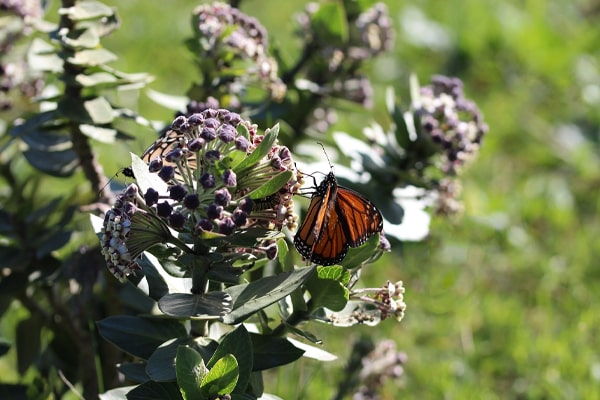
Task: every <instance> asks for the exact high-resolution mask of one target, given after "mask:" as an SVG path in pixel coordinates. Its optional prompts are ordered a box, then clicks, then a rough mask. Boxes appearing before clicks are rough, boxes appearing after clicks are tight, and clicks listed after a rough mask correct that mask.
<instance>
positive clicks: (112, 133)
mask: <svg viewBox="0 0 600 400" xmlns="http://www.w3.org/2000/svg"><path fill="white" fill-rule="evenodd" d="M79 129H80V130H81V133H83V134H84V135H85V136H87V137H89V138H90V139H94V140H97V141H98V142H101V143H109V144H110V143H114V142H115V138H116V137H117V131H116V129H111V128H101V127H99V126H94V125H87V124H81V125H79Z"/></svg>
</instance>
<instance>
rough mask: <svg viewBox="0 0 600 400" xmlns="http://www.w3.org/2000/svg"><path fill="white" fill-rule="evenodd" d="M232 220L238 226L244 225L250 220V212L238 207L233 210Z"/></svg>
mask: <svg viewBox="0 0 600 400" xmlns="http://www.w3.org/2000/svg"><path fill="white" fill-rule="evenodd" d="M231 220H232V221H233V223H234V224H235V226H237V227H240V226H244V225H246V222H248V214H246V212H244V211H242V210H240V209H239V208H236V209H235V210H233V214H232V215H231Z"/></svg>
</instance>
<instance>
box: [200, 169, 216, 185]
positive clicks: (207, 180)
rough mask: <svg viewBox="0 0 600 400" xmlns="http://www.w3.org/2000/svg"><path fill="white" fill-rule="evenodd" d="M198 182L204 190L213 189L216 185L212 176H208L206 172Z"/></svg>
mask: <svg viewBox="0 0 600 400" xmlns="http://www.w3.org/2000/svg"><path fill="white" fill-rule="evenodd" d="M198 181H199V182H200V185H202V187H203V188H204V189H210V188H214V187H215V183H216V182H215V176H214V175H213V174H209V173H208V172H205V173H204V174H203V175H202V176H201V177H200V179H199V180H198Z"/></svg>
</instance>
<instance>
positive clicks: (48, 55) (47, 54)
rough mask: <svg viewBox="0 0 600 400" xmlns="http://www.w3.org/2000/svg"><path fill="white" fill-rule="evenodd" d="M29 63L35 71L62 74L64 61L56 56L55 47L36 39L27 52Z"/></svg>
mask: <svg viewBox="0 0 600 400" xmlns="http://www.w3.org/2000/svg"><path fill="white" fill-rule="evenodd" d="M27 63H28V65H29V66H30V67H31V68H32V69H33V70H37V71H45V72H53V73H60V72H62V71H63V64H64V61H63V60H62V58H60V57H59V56H58V54H56V49H55V48H54V46H52V45H51V44H50V43H48V42H45V41H43V40H42V39H39V38H35V39H33V42H32V43H31V46H30V47H29V51H28V52H27Z"/></svg>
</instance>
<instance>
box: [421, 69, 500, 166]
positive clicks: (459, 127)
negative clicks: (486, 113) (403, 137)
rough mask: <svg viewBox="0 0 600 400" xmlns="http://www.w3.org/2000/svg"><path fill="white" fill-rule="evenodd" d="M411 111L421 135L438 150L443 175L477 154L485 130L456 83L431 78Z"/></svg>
mask: <svg viewBox="0 0 600 400" xmlns="http://www.w3.org/2000/svg"><path fill="white" fill-rule="evenodd" d="M412 108H413V109H414V112H415V116H416V117H417V118H418V120H419V124H420V130H421V132H422V133H423V134H426V135H428V136H429V137H430V139H431V141H432V142H433V143H435V144H436V145H438V146H439V147H440V148H441V149H442V154H443V165H442V166H441V168H442V171H443V172H444V173H446V174H448V175H454V174H456V173H457V172H458V170H459V168H460V167H461V166H462V165H463V164H464V163H465V162H466V161H468V160H469V159H471V158H473V157H474V156H475V155H476V154H477V152H478V150H479V146H480V144H481V140H482V138H483V136H484V135H485V133H486V132H487V130H488V127H487V125H486V124H485V123H484V122H483V115H482V113H481V111H479V109H478V108H477V106H476V105H475V103H474V102H472V101H470V100H468V99H466V98H465V96H464V93H463V84H462V81H461V80H460V79H458V78H448V77H445V76H439V75H438V76H434V77H433V78H432V80H431V84H430V85H427V86H423V87H421V89H420V95H419V96H418V98H416V99H413V104H412Z"/></svg>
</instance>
